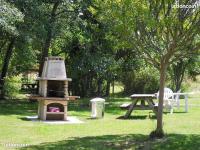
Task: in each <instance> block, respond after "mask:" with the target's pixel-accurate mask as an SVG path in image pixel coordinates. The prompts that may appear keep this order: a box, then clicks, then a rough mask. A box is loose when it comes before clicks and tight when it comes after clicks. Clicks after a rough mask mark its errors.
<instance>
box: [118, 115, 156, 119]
mask: <svg viewBox="0 0 200 150" xmlns="http://www.w3.org/2000/svg"><path fill="white" fill-rule="evenodd" d="M117 119H121V120H137V119H138V120H141V119H156V116H155V115H153V116H149V115H140V116H130V117H128V118H124V116H120V117H118V118H117Z"/></svg>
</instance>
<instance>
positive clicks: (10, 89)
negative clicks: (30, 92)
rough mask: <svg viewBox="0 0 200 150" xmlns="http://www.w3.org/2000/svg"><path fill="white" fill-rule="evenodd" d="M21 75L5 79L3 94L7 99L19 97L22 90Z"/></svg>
mask: <svg viewBox="0 0 200 150" xmlns="http://www.w3.org/2000/svg"><path fill="white" fill-rule="evenodd" d="M21 78H22V76H21V75H18V76H10V77H6V78H5V79H4V87H3V93H4V97H5V98H9V99H15V98H17V96H18V95H19V92H20V89H21V85H22V82H21Z"/></svg>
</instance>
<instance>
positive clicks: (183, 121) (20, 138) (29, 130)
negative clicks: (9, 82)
mask: <svg viewBox="0 0 200 150" xmlns="http://www.w3.org/2000/svg"><path fill="white" fill-rule="evenodd" d="M199 100H200V98H190V99H189V104H190V106H189V112H188V113H185V112H184V107H181V109H180V110H178V109H176V110H175V112H174V114H172V115H171V114H169V113H164V130H165V132H166V137H165V138H164V139H161V140H150V139H149V136H148V135H149V133H150V132H151V131H152V130H154V129H155V127H156V119H155V117H154V114H153V113H152V112H151V111H134V112H133V114H132V116H131V117H130V119H126V120H124V119H120V116H122V115H124V113H125V111H124V110H121V109H120V108H119V105H120V104H121V103H123V102H125V101H129V99H128V98H113V99H107V102H106V113H105V117H104V118H103V119H96V120H93V119H90V107H87V105H84V106H73V107H69V115H71V116H77V117H78V118H79V119H80V120H83V121H84V123H83V124H65V125H48V124H45V123H43V122H32V121H28V120H27V119H25V117H26V116H32V115H36V112H37V103H30V102H27V101H9V102H1V103H0V149H2V150H4V149H5V150H6V149H9V148H13V149H30V150H32V149H33V150H37V149H39V150H40V149H41V150H42V149H52V150H54V149H57V150H62V149H63V150H66V149H70V150H73V149H75V150H76V149H86V150H96V149H101V150H103V149H106V150H107V149H119V150H121V149H167V150H171V149H189V150H192V149H200V148H199V147H200V130H199V127H200V119H199V114H200V101H199ZM80 101H82V100H80ZM84 101H86V100H84ZM181 104H184V102H183V101H182V103H181ZM195 106H196V107H195ZM6 144H7V145H6ZM8 144H28V145H29V146H28V147H17V146H13V147H12V146H10V147H8Z"/></svg>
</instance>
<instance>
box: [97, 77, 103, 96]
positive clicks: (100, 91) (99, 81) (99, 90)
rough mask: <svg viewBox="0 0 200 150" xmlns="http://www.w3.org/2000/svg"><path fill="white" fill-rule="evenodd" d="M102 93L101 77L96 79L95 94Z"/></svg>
mask: <svg viewBox="0 0 200 150" xmlns="http://www.w3.org/2000/svg"><path fill="white" fill-rule="evenodd" d="M101 94H102V79H99V80H98V81H97V95H98V96H101Z"/></svg>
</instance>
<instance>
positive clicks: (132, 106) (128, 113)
mask: <svg viewBox="0 0 200 150" xmlns="http://www.w3.org/2000/svg"><path fill="white" fill-rule="evenodd" d="M137 102H138V100H135V101H133V103H132V104H131V105H130V107H129V109H128V111H127V112H126V114H125V116H124V118H125V119H127V118H128V117H129V116H130V115H131V113H132V111H133V109H134V106H135V105H136V104H137Z"/></svg>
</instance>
